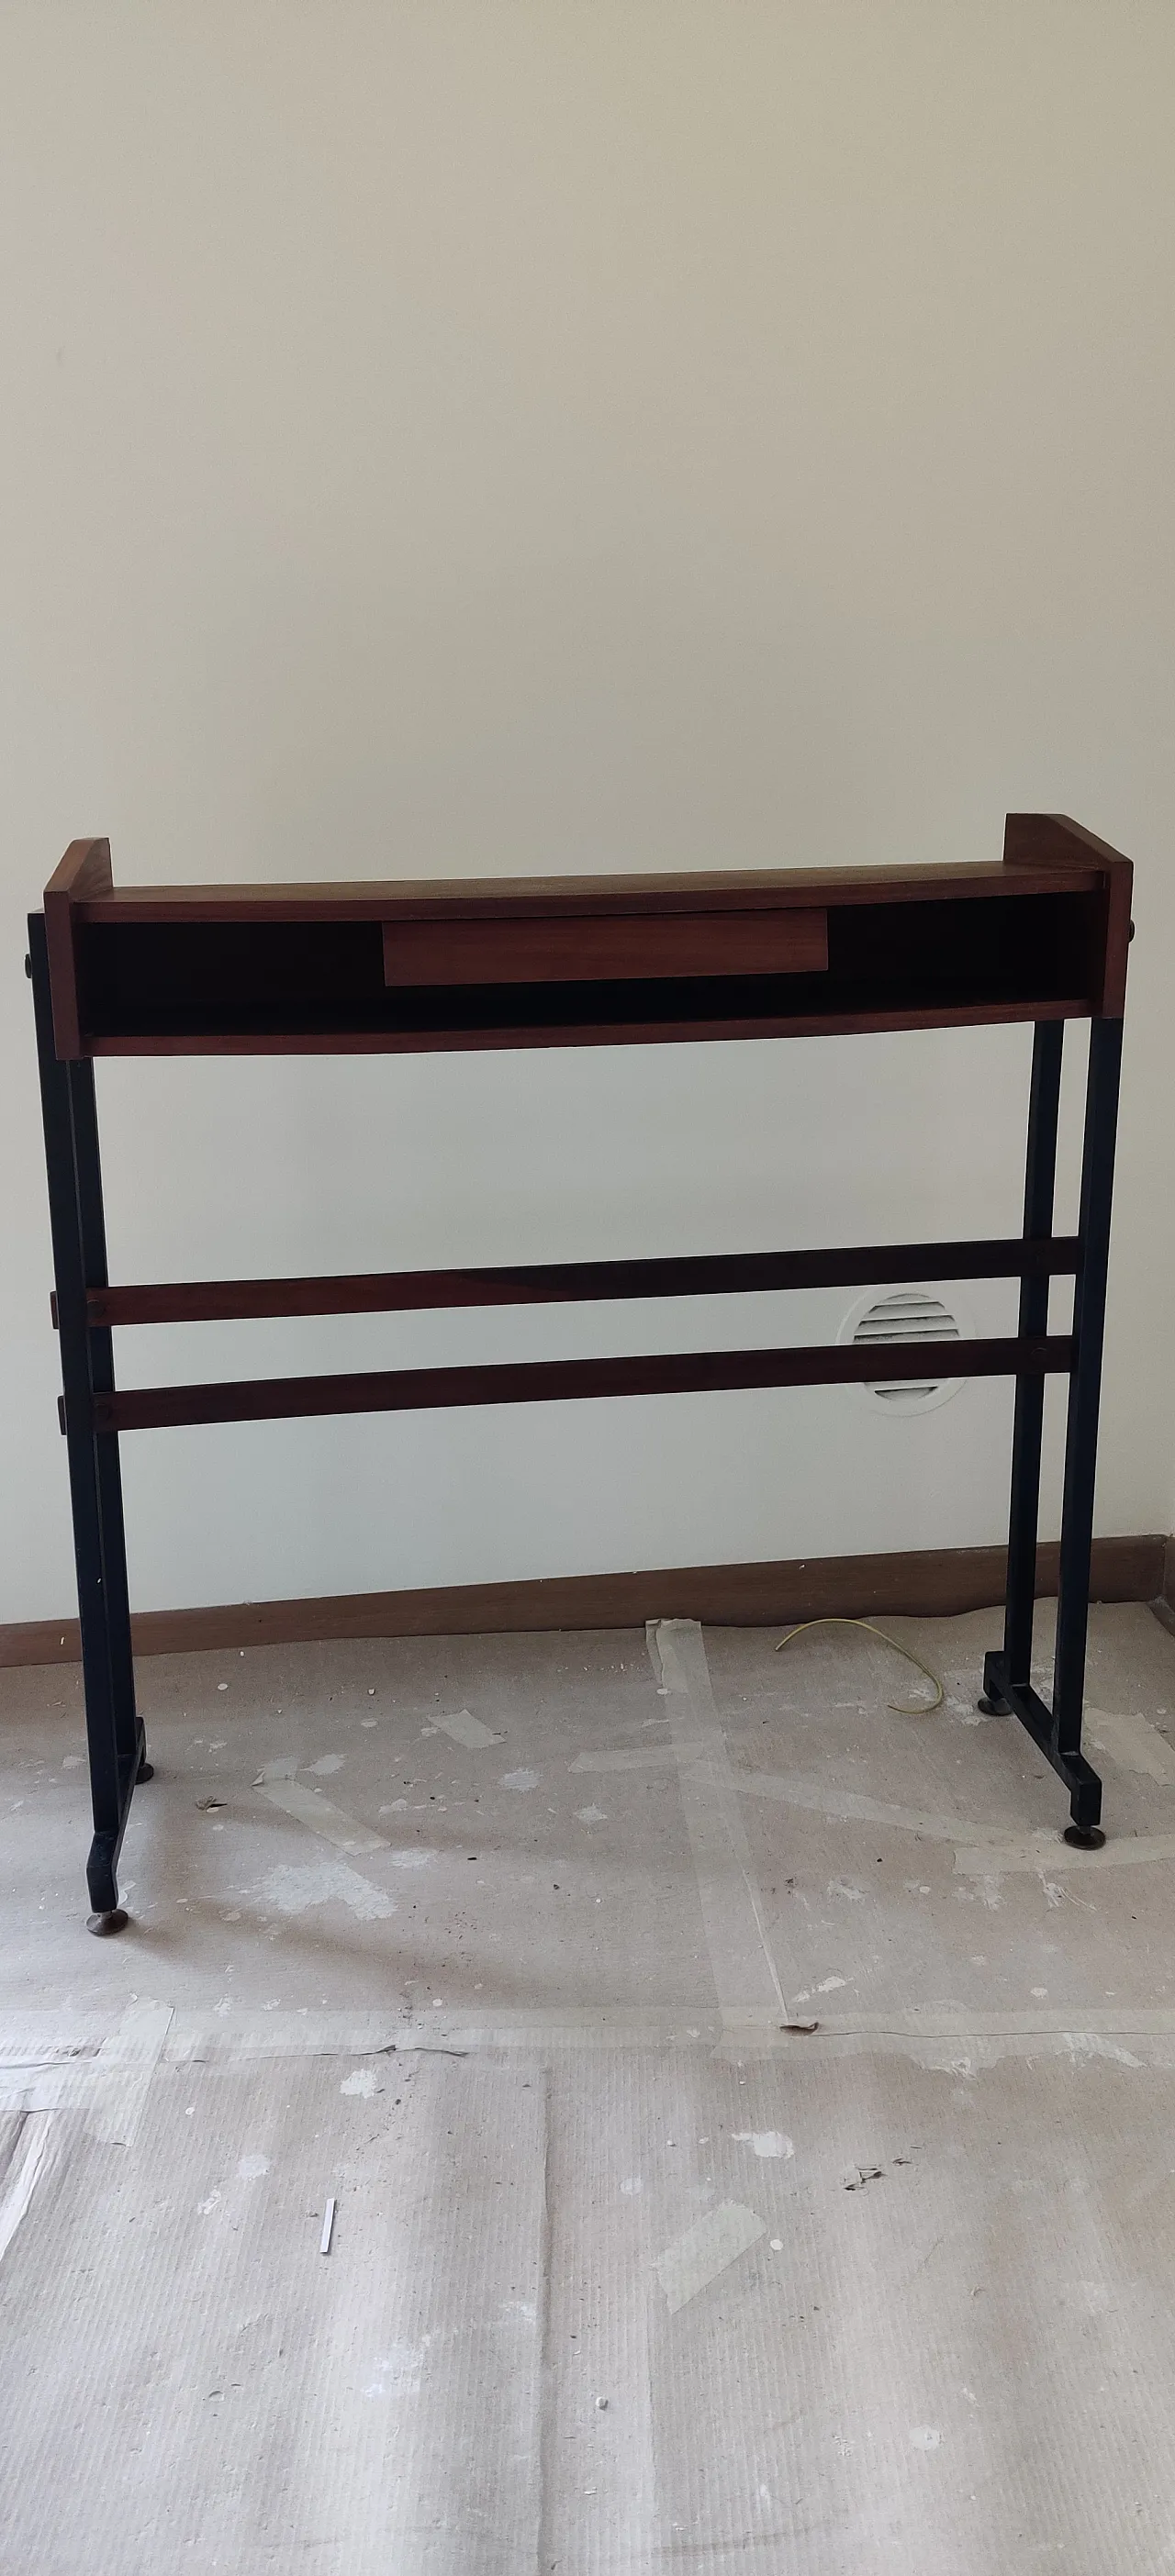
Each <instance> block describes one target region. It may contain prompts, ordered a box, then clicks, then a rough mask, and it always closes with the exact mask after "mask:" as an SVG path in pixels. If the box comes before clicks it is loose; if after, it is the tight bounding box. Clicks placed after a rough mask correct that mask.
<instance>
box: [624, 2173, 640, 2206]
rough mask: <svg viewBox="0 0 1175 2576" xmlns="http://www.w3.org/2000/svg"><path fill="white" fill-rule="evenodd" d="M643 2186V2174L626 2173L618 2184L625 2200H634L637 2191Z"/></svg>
mask: <svg viewBox="0 0 1175 2576" xmlns="http://www.w3.org/2000/svg"><path fill="white" fill-rule="evenodd" d="M644 2187H645V2182H644V2175H643V2174H626V2175H625V2177H624V2180H623V2182H622V2183H621V2186H620V2188H621V2191H622V2192H623V2193H624V2196H625V2199H626V2200H635V2199H636V2198H637V2195H638V2193H640V2192H642V2191H643V2190H644Z"/></svg>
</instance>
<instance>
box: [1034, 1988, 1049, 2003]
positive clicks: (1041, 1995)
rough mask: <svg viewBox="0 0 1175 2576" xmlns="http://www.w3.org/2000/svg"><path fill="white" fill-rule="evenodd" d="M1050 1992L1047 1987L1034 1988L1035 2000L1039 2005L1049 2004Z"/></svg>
mask: <svg viewBox="0 0 1175 2576" xmlns="http://www.w3.org/2000/svg"><path fill="white" fill-rule="evenodd" d="M1048 1991H1049V1990H1048V1987H1047V1986H1034V1987H1033V1989H1032V1994H1033V2000H1034V2001H1035V2002H1036V2003H1038V2004H1043V2003H1047V2001H1048Z"/></svg>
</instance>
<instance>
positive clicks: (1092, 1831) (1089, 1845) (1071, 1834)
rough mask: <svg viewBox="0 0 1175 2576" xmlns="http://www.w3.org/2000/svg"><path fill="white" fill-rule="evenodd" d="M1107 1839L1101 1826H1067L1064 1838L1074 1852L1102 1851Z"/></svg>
mask: <svg viewBox="0 0 1175 2576" xmlns="http://www.w3.org/2000/svg"><path fill="white" fill-rule="evenodd" d="M1105 1839H1106V1837H1105V1835H1104V1833H1103V1832H1102V1829H1101V1826H1100V1825H1066V1827H1065V1831H1064V1834H1063V1836H1062V1840H1063V1841H1064V1842H1067V1843H1072V1845H1073V1849H1074V1851H1100V1850H1101V1847H1102V1844H1103V1843H1104V1841H1105Z"/></svg>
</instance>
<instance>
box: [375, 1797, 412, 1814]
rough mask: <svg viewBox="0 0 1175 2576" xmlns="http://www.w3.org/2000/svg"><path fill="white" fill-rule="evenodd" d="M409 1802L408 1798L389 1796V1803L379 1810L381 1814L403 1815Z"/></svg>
mask: <svg viewBox="0 0 1175 2576" xmlns="http://www.w3.org/2000/svg"><path fill="white" fill-rule="evenodd" d="M407 1804H408V1801H407V1799H406V1798H389V1799H388V1802H387V1805H386V1806H383V1807H381V1808H380V1811H379V1812H380V1814H381V1816H402V1815H403V1813H404V1810H405V1808H406V1807H407Z"/></svg>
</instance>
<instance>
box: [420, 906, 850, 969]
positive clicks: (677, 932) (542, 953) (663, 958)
mask: <svg viewBox="0 0 1175 2576" xmlns="http://www.w3.org/2000/svg"><path fill="white" fill-rule="evenodd" d="M383 951H384V982H385V984H388V985H409V984H413V985H420V984H441V985H443V984H581V983H610V982H612V981H614V980H621V979H624V978H626V977H639V978H640V979H642V980H645V979H647V978H649V977H655V976H659V975H819V974H823V973H825V972H826V970H827V966H828V916H827V914H826V913H825V912H823V911H815V910H813V911H805V912H799V911H797V912H784V911H779V912H709V913H707V912H698V913H689V912H684V913H657V914H650V913H644V914H640V913H634V914H627V915H626V914H610V915H606V916H604V917H603V918H600V917H593V916H580V917H576V918H569V917H568V916H566V915H564V916H563V917H562V918H552V919H547V920H539V921H503V920H495V919H492V918H491V919H488V920H484V921H385V923H384V925H383Z"/></svg>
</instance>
